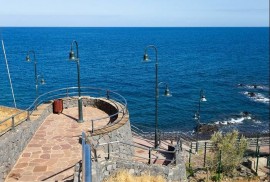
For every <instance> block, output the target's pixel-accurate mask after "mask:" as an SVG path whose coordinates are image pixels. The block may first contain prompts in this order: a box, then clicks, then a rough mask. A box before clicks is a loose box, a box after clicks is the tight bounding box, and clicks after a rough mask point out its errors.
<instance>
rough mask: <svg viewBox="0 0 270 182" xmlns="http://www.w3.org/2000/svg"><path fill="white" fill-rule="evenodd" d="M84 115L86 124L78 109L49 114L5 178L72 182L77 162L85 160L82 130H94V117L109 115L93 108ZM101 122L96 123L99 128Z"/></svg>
mask: <svg viewBox="0 0 270 182" xmlns="http://www.w3.org/2000/svg"><path fill="white" fill-rule="evenodd" d="M83 115H84V119H85V120H86V122H84V123H77V122H76V118H78V109H77V108H69V109H64V111H63V113H62V114H59V115H58V114H51V115H49V116H48V117H47V118H46V119H45V121H44V122H43V123H42V125H41V126H40V128H39V129H38V130H37V131H36V133H35V135H34V136H33V138H32V139H31V141H30V142H29V143H28V145H27V146H26V148H25V149H24V151H23V152H22V154H21V156H20V158H19V159H18V161H17V163H16V164H15V166H14V167H13V169H12V170H11V172H10V173H9V175H8V177H7V178H6V180H5V181H6V182H12V181H20V182H24V181H72V179H73V173H74V165H75V164H76V163H77V162H79V161H80V160H81V155H82V151H81V144H80V143H79V138H80V136H81V133H82V131H89V130H90V129H91V122H90V119H91V118H97V117H105V116H108V115H107V114H106V113H105V112H103V111H101V110H99V109H97V108H93V107H83ZM108 121H109V119H104V120H101V121H99V122H98V125H99V126H101V125H106V124H107V123H108ZM32 122H34V121H32ZM98 125H97V124H95V127H98Z"/></svg>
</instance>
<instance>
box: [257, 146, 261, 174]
mask: <svg viewBox="0 0 270 182" xmlns="http://www.w3.org/2000/svg"><path fill="white" fill-rule="evenodd" d="M259 158H260V145H259V146H258V150H257V162H256V175H257V176H258V166H259Z"/></svg>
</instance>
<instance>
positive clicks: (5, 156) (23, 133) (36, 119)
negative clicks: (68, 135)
mask: <svg viewBox="0 0 270 182" xmlns="http://www.w3.org/2000/svg"><path fill="white" fill-rule="evenodd" d="M62 100H63V107H64V108H70V107H77V105H78V100H77V98H76V97H74V98H71V97H69V98H63V99H62ZM52 103H53V101H49V102H47V103H46V104H42V105H40V106H38V109H37V110H35V111H34V112H33V113H32V114H31V116H30V121H25V122H22V123H21V124H20V125H18V126H17V127H16V128H15V131H10V132H7V133H5V134H4V135H2V136H1V137H0V153H1V156H0V164H1V166H0V181H3V180H4V179H5V177H6V175H7V174H8V173H9V171H10V170H11V169H12V167H13V166H14V164H15V163H16V161H17V159H18V158H19V156H20V154H21V152H22V151H23V150H24V148H25V147H26V145H27V144H28V142H29V141H30V140H31V138H32V137H33V135H34V133H35V132H36V130H37V129H38V127H39V126H40V125H41V124H42V122H43V121H44V120H45V119H46V117H47V116H49V115H50V114H51V113H52V112H53V104H52ZM83 105H84V106H93V107H96V108H98V109H100V110H102V111H104V112H106V113H107V114H108V115H112V114H116V113H117V112H118V106H119V103H117V102H115V101H113V100H107V99H102V98H90V97H83ZM120 115H121V116H120V117H119V115H117V114H116V115H115V116H114V117H112V118H111V120H110V126H111V127H116V126H117V127H120V128H119V130H116V131H115V132H111V133H108V134H107V135H105V136H107V137H108V138H109V139H115V138H124V137H123V134H124V133H125V134H127V135H129V136H130V137H129V138H131V130H130V125H129V120H125V121H126V123H127V125H125V124H124V125H123V126H125V127H124V129H123V128H122V129H121V124H123V123H122V121H123V120H122V118H124V117H123V116H122V115H123V114H122V113H121V114H120ZM127 118H128V117H127ZM124 119H126V117H125V118H124ZM114 122H115V123H114ZM119 123H121V124H119ZM105 128H106V127H105ZM108 128H110V127H108ZM108 128H107V129H108ZM128 128H129V129H128ZM110 129H112V128H110ZM100 131H102V128H100V129H99V130H98V132H97V133H96V134H97V137H98V134H100ZM103 131H108V130H106V129H104V130H103ZM118 132H123V134H119V133H118ZM116 135H117V136H116ZM98 138H99V137H98ZM101 138H102V137H101ZM105 138H106V137H105ZM131 139H132V138H131ZM106 141H111V140H106ZM113 150H114V148H113Z"/></svg>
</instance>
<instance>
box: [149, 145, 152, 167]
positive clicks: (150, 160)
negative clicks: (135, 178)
mask: <svg viewBox="0 0 270 182" xmlns="http://www.w3.org/2000/svg"><path fill="white" fill-rule="evenodd" d="M148 153H149V162H148V163H149V164H150V165H151V164H152V148H149V151H148Z"/></svg>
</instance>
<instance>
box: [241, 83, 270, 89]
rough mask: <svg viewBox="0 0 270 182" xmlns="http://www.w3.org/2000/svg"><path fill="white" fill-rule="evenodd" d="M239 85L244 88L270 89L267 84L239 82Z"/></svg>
mask: <svg viewBox="0 0 270 182" xmlns="http://www.w3.org/2000/svg"><path fill="white" fill-rule="evenodd" d="M238 87H243V88H247V89H261V90H269V87H268V86H265V85H256V84H253V85H244V84H238Z"/></svg>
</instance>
